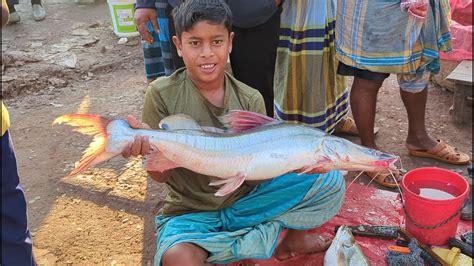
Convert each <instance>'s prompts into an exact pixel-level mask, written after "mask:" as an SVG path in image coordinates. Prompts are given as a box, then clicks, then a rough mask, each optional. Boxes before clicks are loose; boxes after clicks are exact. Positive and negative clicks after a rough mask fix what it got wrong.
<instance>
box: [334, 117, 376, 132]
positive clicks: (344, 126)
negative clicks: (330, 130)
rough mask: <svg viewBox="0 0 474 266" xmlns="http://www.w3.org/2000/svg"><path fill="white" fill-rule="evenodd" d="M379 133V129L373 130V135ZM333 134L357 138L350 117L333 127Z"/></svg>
mask: <svg viewBox="0 0 474 266" xmlns="http://www.w3.org/2000/svg"><path fill="white" fill-rule="evenodd" d="M378 132H379V128H378V127H375V128H374V135H376V134H377V133H378ZM334 134H336V135H337V134H346V135H351V136H359V130H358V129H357V126H356V124H355V121H354V119H352V118H351V117H345V118H342V119H341V120H340V121H339V123H337V124H336V126H335V127H334Z"/></svg>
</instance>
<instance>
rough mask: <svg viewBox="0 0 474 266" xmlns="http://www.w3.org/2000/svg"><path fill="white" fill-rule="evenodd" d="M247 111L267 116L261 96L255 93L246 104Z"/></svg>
mask: <svg viewBox="0 0 474 266" xmlns="http://www.w3.org/2000/svg"><path fill="white" fill-rule="evenodd" d="M247 111H251V112H255V113H259V114H262V115H267V111H266V109H265V101H264V100H263V96H262V94H260V92H256V93H255V94H254V95H252V97H251V98H250V100H249V103H248V109H247Z"/></svg>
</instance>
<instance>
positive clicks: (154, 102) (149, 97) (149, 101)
mask: <svg viewBox="0 0 474 266" xmlns="http://www.w3.org/2000/svg"><path fill="white" fill-rule="evenodd" d="M168 115H169V113H168V111H167V110H166V107H165V104H164V101H163V99H162V98H161V96H160V95H159V93H158V92H157V90H155V89H153V84H150V85H149V86H148V89H147V92H146V94H145V102H144V104H143V113H142V121H143V122H144V123H146V124H148V125H149V126H150V127H151V128H152V129H158V125H159V123H160V121H161V119H163V118H164V117H166V116H168ZM148 174H149V175H150V177H151V178H153V180H155V181H157V182H160V183H165V182H167V181H168V180H169V178H170V176H171V175H170V171H164V172H148Z"/></svg>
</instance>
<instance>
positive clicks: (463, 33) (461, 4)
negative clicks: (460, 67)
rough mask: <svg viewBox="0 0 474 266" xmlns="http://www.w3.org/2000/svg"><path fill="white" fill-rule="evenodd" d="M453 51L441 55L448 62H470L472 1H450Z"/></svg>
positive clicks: (471, 57) (450, 29)
mask: <svg viewBox="0 0 474 266" xmlns="http://www.w3.org/2000/svg"><path fill="white" fill-rule="evenodd" d="M449 4H450V6H451V19H452V20H451V26H450V28H449V31H450V32H451V36H452V38H453V51H452V52H451V53H448V54H445V53H441V59H444V60H449V61H462V60H472V59H473V56H472V0H450V1H449Z"/></svg>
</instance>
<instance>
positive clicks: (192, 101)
mask: <svg viewBox="0 0 474 266" xmlns="http://www.w3.org/2000/svg"><path fill="white" fill-rule="evenodd" d="M224 78H225V83H224V84H225V85H224V87H225V94H224V107H223V108H219V107H216V106H214V105H212V104H211V103H210V102H209V101H207V100H206V99H205V98H204V96H202V94H201V93H200V92H199V90H198V89H197V88H196V87H195V86H194V84H193V83H192V81H191V80H190V79H189V77H188V75H187V72H186V69H185V68H182V69H178V70H177V71H175V72H174V74H172V75H171V76H169V77H161V78H158V79H157V80H155V81H153V82H152V83H150V85H149V87H148V90H147V92H146V95H145V104H144V107H143V117H142V121H143V122H144V123H147V124H148V125H150V127H152V128H154V129H157V128H158V124H159V122H160V121H161V119H163V118H164V117H166V116H169V115H175V114H186V115H189V116H191V117H192V118H194V119H195V120H196V121H197V122H198V123H199V124H200V125H201V126H212V127H218V128H222V124H220V122H219V120H218V117H219V116H221V115H224V114H226V113H227V112H228V111H230V110H248V111H252V112H257V113H260V114H266V112H265V104H264V101H263V97H262V95H261V94H260V93H259V92H258V91H257V90H255V89H252V88H251V87H249V86H247V85H245V84H244V83H242V82H240V81H238V80H236V79H235V78H234V77H232V76H231V75H230V74H228V73H226V74H225V77H224ZM170 173H171V178H170V179H169V181H168V182H166V185H167V187H168V189H169V193H168V195H167V196H166V198H165V200H164V204H163V207H162V209H161V213H162V214H163V215H177V214H183V213H189V212H197V211H212V210H218V209H221V208H224V207H227V206H229V205H231V204H232V203H233V202H234V201H235V200H237V199H238V198H239V197H241V196H242V195H245V194H246V193H248V192H249V191H250V189H251V187H250V186H249V185H247V184H245V183H244V184H243V185H242V186H241V187H240V188H239V189H237V190H236V191H235V192H233V193H231V194H229V195H227V196H224V197H219V196H214V193H215V192H216V188H214V187H211V186H209V182H210V180H211V178H210V177H209V176H206V175H202V174H198V173H195V172H192V171H190V170H188V169H185V168H176V169H172V170H170Z"/></svg>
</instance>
